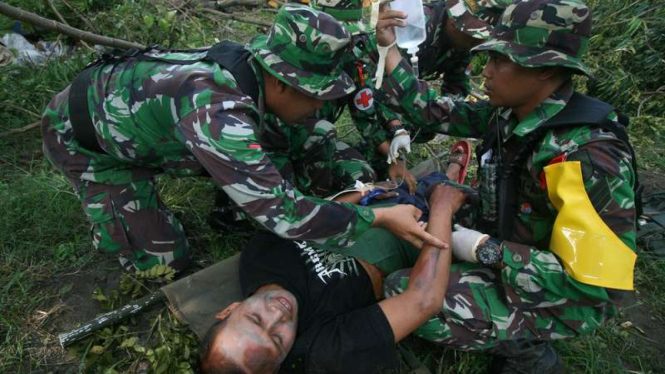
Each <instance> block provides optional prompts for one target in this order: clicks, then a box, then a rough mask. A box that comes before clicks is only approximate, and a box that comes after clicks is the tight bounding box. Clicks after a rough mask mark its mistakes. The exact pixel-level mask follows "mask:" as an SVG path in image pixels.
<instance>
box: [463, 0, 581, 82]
mask: <svg viewBox="0 0 665 374" xmlns="http://www.w3.org/2000/svg"><path fill="white" fill-rule="evenodd" d="M590 35H591V11H589V8H587V6H586V5H584V3H582V2H581V1H578V0H525V1H521V2H517V3H515V4H513V5H511V6H509V7H508V8H506V11H505V12H504V13H503V16H502V17H501V22H499V24H498V25H497V26H496V27H495V28H494V31H492V38H491V39H490V40H489V41H487V42H485V43H483V44H481V45H479V46H477V47H475V48H473V49H472V50H471V51H472V52H478V51H496V52H499V53H502V54H504V55H506V56H508V57H509V58H510V59H511V60H512V61H513V62H515V63H516V64H519V65H522V66H526V67H538V66H563V67H567V68H570V69H573V70H574V71H576V72H578V73H582V74H585V75H590V72H589V68H588V67H587V66H586V65H585V64H584V63H583V62H582V55H583V54H584V52H586V50H587V48H588V46H589V36H590Z"/></svg>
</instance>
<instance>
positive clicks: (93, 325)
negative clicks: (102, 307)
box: [58, 291, 166, 348]
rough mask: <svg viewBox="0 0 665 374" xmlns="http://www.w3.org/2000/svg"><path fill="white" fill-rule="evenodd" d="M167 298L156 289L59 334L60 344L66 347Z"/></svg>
mask: <svg viewBox="0 0 665 374" xmlns="http://www.w3.org/2000/svg"><path fill="white" fill-rule="evenodd" d="M165 298H166V296H164V293H163V292H162V291H155V292H153V293H151V294H150V295H148V296H145V297H143V298H141V299H139V300H137V301H135V302H133V303H131V304H127V305H125V306H123V307H122V308H120V309H116V310H113V311H110V312H108V313H106V314H103V315H101V316H99V317H97V318H95V319H93V320H92V321H90V322H88V323H86V324H84V325H82V326H81V327H79V328H77V329H74V330H72V331H70V332H66V333H62V334H60V335H58V340H60V346H62V347H63V348H64V347H66V346H68V345H70V344H72V343H75V342H77V341H79V340H81V339H83V338H85V337H86V336H88V335H90V334H92V333H93V332H95V331H98V330H101V329H103V328H104V327H106V326H109V325H112V324H114V323H116V322H119V321H121V320H123V319H125V318H127V317H129V316H132V315H134V314H137V313H139V312H142V311H143V310H145V309H146V308H148V307H150V306H152V305H155V304H157V303H158V302H161V301H162V300H164V299H165Z"/></svg>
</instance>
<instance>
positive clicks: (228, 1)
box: [203, 0, 265, 9]
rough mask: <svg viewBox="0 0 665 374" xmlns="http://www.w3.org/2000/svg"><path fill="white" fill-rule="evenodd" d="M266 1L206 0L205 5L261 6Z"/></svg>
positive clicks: (222, 6) (212, 6) (225, 6)
mask: <svg viewBox="0 0 665 374" xmlns="http://www.w3.org/2000/svg"><path fill="white" fill-rule="evenodd" d="M264 3H265V1H264V0H209V1H204V2H203V5H204V6H205V7H207V8H217V9H223V8H228V7H232V6H246V7H252V8H255V7H259V6H261V5H263V4H264Z"/></svg>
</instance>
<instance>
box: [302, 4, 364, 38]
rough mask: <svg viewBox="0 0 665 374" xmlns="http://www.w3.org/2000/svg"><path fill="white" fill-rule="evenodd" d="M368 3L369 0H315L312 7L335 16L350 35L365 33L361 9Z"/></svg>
mask: <svg viewBox="0 0 665 374" xmlns="http://www.w3.org/2000/svg"><path fill="white" fill-rule="evenodd" d="M370 5H371V1H370V0H315V1H314V3H313V4H312V6H313V7H314V9H317V10H320V11H322V12H324V13H328V14H330V15H331V16H333V17H335V19H336V20H338V21H340V22H341V23H342V25H344V27H346V29H347V30H349V32H350V33H351V35H358V34H367V30H368V25H367V24H366V23H365V22H364V13H363V9H364V8H368V9H369V6H370Z"/></svg>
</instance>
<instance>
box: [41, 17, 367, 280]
mask: <svg viewBox="0 0 665 374" xmlns="http://www.w3.org/2000/svg"><path fill="white" fill-rule="evenodd" d="M349 40H350V35H349V33H348V32H347V31H346V30H345V29H344V28H343V27H342V26H341V25H340V24H339V23H338V22H337V21H335V20H334V19H333V18H332V17H330V16H329V15H327V14H322V13H320V12H317V11H314V10H312V9H310V8H309V7H305V6H301V5H288V6H285V7H284V8H282V9H281V10H280V12H279V13H278V14H277V17H276V20H275V24H274V25H273V27H272V28H271V30H270V32H269V33H268V35H261V36H257V37H256V38H255V39H253V40H252V41H251V42H250V43H249V44H248V45H247V46H246V48H247V49H248V50H249V51H250V52H251V53H252V57H250V59H249V61H248V62H249V64H250V66H251V68H252V69H253V71H254V73H255V76H256V78H257V80H258V81H259V86H260V88H261V90H262V87H263V85H262V83H261V81H262V69H263V70H265V71H267V72H268V73H270V74H272V75H273V76H275V77H277V78H278V79H280V80H282V81H283V82H285V83H286V84H288V85H289V86H291V87H293V88H294V89H296V90H298V91H300V92H302V93H304V94H305V95H309V96H312V97H317V98H319V99H323V100H328V99H334V98H337V97H341V96H345V95H347V94H348V93H350V91H351V90H353V83H352V81H351V79H350V78H349V77H348V76H347V75H346V74H345V73H343V71H341V69H340V66H339V61H340V59H341V57H342V55H343V54H344V53H345V51H346V47H347V45H348V42H349ZM294 41H295V42H294ZM203 54H205V51H202V52H170V53H167V52H158V51H156V52H152V53H149V55H151V56H153V57H160V58H163V59H164V60H165V61H166V60H197V61H198V60H200V59H201V57H202V56H203ZM68 92H69V87H68V88H67V89H65V90H64V91H63V92H61V93H59V94H58V95H57V96H56V97H55V99H53V100H52V101H51V103H50V104H49V105H48V107H47V109H46V110H45V112H44V115H43V118H42V134H43V137H44V152H45V154H46V155H47V157H48V158H49V159H50V160H51V161H52V163H53V164H54V165H55V166H56V168H57V169H58V170H59V171H60V172H62V173H63V174H64V175H65V176H66V177H67V178H68V179H69V180H70V182H71V184H72V185H73V187H74V189H75V190H76V192H77V193H78V194H79V196H80V198H81V201H82V204H83V209H84V211H85V212H86V214H87V215H88V218H89V219H90V221H91V223H92V234H93V243H94V246H95V248H97V249H98V250H100V251H102V252H106V253H117V254H120V255H121V256H123V257H124V258H127V259H129V260H131V262H133V264H134V265H135V266H136V267H137V268H139V269H146V268H149V267H151V266H153V265H155V264H170V265H172V266H175V267H176V268H182V267H184V266H186V265H187V262H188V260H187V259H188V245H187V240H186V238H185V236H184V231H183V228H182V225H181V224H180V222H179V221H178V220H177V219H176V218H175V217H174V215H173V213H171V212H170V211H169V210H168V209H167V208H166V207H165V205H164V204H163V203H162V202H161V200H160V199H159V197H158V195H157V191H156V189H155V186H154V178H155V176H156V175H159V174H164V173H166V174H173V175H179V176H190V175H201V174H203V173H208V174H209V175H210V176H211V177H212V178H213V179H214V180H215V182H217V184H219V185H220V186H221V187H222V188H223V190H224V192H226V193H227V194H228V195H229V196H230V198H231V199H232V200H233V201H235V202H236V203H237V204H238V205H239V206H240V207H241V208H242V210H243V211H244V212H245V213H246V214H247V215H249V216H251V217H252V218H253V219H255V220H256V221H258V222H259V223H260V224H261V225H263V226H264V227H265V228H267V229H269V230H271V231H273V232H275V233H277V234H278V235H280V236H282V237H285V238H293V239H300V240H310V241H314V242H319V243H329V244H330V245H333V246H345V245H349V244H350V243H352V242H353V241H354V239H355V238H356V237H357V236H358V235H360V234H362V233H363V232H364V231H366V230H367V229H368V228H369V227H370V226H371V224H372V222H373V220H374V214H373V213H372V211H371V210H370V209H369V208H365V207H360V206H356V205H353V204H338V203H332V202H327V201H324V200H321V199H318V198H313V197H309V196H305V195H303V194H302V193H301V192H300V191H298V190H297V189H295V188H294V187H293V186H292V185H291V184H290V183H289V182H288V181H286V180H284V179H283V178H282V177H281V175H280V174H279V172H278V170H277V168H276V167H275V165H274V164H273V163H272V162H271V161H270V159H269V158H268V156H267V154H266V152H265V151H264V150H263V149H262V146H261V134H262V132H263V129H265V128H267V127H268V125H267V124H266V122H268V121H270V120H272V118H273V117H265V118H264V116H263V114H264V113H263V108H264V106H265V103H264V94H263V92H260V94H259V102H258V103H257V102H254V100H253V99H251V98H250V97H249V96H248V95H247V94H245V93H244V92H242V91H241V90H240V88H239V86H238V83H237V82H236V79H235V78H234V76H233V75H232V74H231V73H230V72H229V71H227V70H225V69H222V68H221V67H220V66H219V65H217V64H215V63H212V62H208V61H198V62H195V63H192V64H173V63H169V62H168V61H166V62H159V61H141V60H137V59H131V58H130V59H125V60H121V61H119V62H115V63H112V64H103V65H101V66H99V67H96V68H95V70H94V71H93V73H92V75H91V80H90V84H89V89H88V92H87V97H88V103H89V114H90V116H91V118H92V122H93V124H94V127H95V131H96V140H97V142H98V143H99V145H100V146H101V148H102V149H103V151H104V152H103V153H96V152H93V151H90V150H88V149H86V148H84V147H82V146H81V145H80V144H79V142H78V140H77V139H76V138H75V137H74V133H73V130H72V124H71V122H70V118H69V117H70V113H69V103H68V100H67V97H68ZM262 120H263V121H262Z"/></svg>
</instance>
